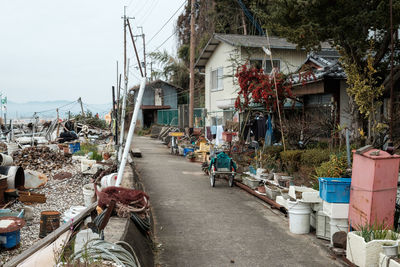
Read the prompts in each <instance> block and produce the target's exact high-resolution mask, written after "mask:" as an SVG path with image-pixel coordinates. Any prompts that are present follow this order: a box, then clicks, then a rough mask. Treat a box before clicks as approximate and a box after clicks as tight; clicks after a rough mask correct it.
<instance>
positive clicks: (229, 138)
mask: <svg viewBox="0 0 400 267" xmlns="http://www.w3.org/2000/svg"><path fill="white" fill-rule="evenodd" d="M222 139H223V140H224V141H225V142H232V133H231V132H223V133H222Z"/></svg>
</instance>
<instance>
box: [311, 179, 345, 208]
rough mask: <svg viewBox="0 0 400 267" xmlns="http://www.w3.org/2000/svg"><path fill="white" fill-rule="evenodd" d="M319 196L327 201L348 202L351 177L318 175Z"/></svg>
mask: <svg viewBox="0 0 400 267" xmlns="http://www.w3.org/2000/svg"><path fill="white" fill-rule="evenodd" d="M318 181H319V196H320V197H321V198H322V199H323V200H325V201H326V202H329V203H349V201H350V186H351V178H326V177H320V178H318Z"/></svg>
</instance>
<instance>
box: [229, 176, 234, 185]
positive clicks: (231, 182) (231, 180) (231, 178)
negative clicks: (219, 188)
mask: <svg viewBox="0 0 400 267" xmlns="http://www.w3.org/2000/svg"><path fill="white" fill-rule="evenodd" d="M234 180H235V175H234V174H232V175H231V176H230V177H229V186H230V187H233V184H234V183H233V181H234Z"/></svg>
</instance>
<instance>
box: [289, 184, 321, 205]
mask: <svg viewBox="0 0 400 267" xmlns="http://www.w3.org/2000/svg"><path fill="white" fill-rule="evenodd" d="M296 192H300V193H301V201H302V202H306V203H320V202H322V199H321V198H320V197H319V192H318V191H317V190H314V189H312V188H309V187H305V186H294V185H291V186H290V187H289V196H291V197H292V198H294V199H298V198H297V197H296Z"/></svg>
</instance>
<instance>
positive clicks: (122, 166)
mask: <svg viewBox="0 0 400 267" xmlns="http://www.w3.org/2000/svg"><path fill="white" fill-rule="evenodd" d="M145 87H146V78H145V77H144V78H142V80H141V82H140V88H139V93H138V96H137V98H136V101H135V109H134V110H133V116H132V120H131V125H130V127H129V132H128V136H127V137H126V142H125V147H124V153H123V155H122V159H121V161H120V162H121V164H120V166H119V169H118V176H117V181H116V183H115V186H119V185H120V184H121V181H122V175H123V174H124V170H125V165H126V161H127V160H128V155H129V150H130V147H131V143H132V139H133V133H134V132H135V127H136V120H137V117H138V115H139V109H140V105H141V104H142V98H143V93H144V88H145Z"/></svg>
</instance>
